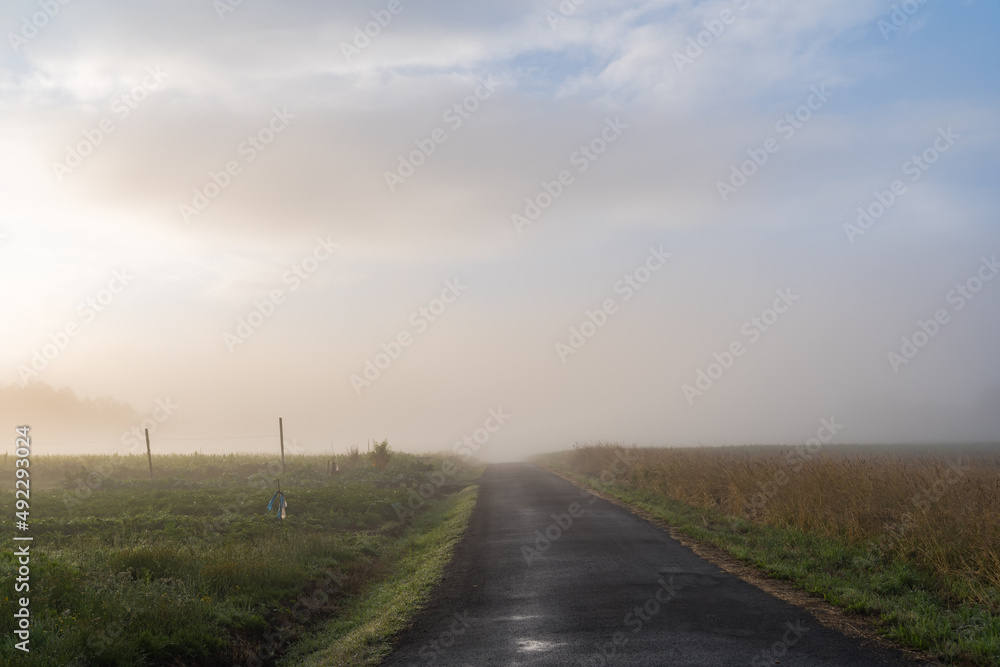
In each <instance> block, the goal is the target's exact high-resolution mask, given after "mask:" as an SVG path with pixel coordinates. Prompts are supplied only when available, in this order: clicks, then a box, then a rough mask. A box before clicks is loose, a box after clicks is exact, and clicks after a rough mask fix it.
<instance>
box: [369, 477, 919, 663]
mask: <svg viewBox="0 0 1000 667" xmlns="http://www.w3.org/2000/svg"><path fill="white" fill-rule="evenodd" d="M775 664H781V665H782V667H793V666H805V665H808V666H813V667H814V666H819V665H825V666H831V667H832V666H837V667H840V666H843V665H866V666H868V665H894V666H895V665H899V666H901V665H926V664H927V663H920V662H915V661H913V660H912V659H909V658H907V657H905V656H904V655H903V654H901V653H896V652H893V651H888V650H885V649H881V648H878V647H873V646H863V645H862V643H861V642H860V641H859V640H857V639H853V638H849V637H847V636H845V635H843V634H841V633H839V632H836V631H834V630H831V629H828V628H826V627H824V626H822V625H820V624H819V622H818V621H816V619H815V618H813V617H812V616H811V615H810V614H809V613H808V612H806V611H804V610H802V609H800V608H798V607H795V606H792V605H790V604H788V603H786V602H782V601H780V600H778V599H777V598H774V597H772V596H770V595H768V594H767V593H765V592H763V591H761V590H760V589H758V588H755V587H753V586H751V585H750V584H748V583H745V582H744V581H742V580H740V579H739V578H737V577H735V576H733V575H730V574H727V573H726V572H724V571H723V570H721V569H720V568H718V567H717V566H715V565H713V564H711V563H709V562H707V561H705V560H702V559H701V558H699V557H698V556H696V555H695V554H694V553H693V552H692V551H691V550H690V549H688V548H687V547H685V546H683V545H682V544H680V543H679V542H677V541H676V540H674V539H672V538H671V537H670V536H669V535H668V534H667V533H666V532H664V531H663V530H662V529H660V528H658V527H656V526H654V525H652V524H650V523H647V522H645V521H643V520H642V519H640V518H639V517H637V516H635V515H633V514H630V513H629V512H628V511H626V510H623V509H622V508H620V507H618V506H616V505H613V504H611V503H608V502H606V501H604V500H601V499H598V498H596V497H594V496H589V495H587V494H586V493H585V492H583V491H581V490H580V489H579V488H577V487H575V486H573V485H572V484H570V483H569V482H567V481H565V480H564V479H562V478H560V477H558V476H556V475H553V474H551V473H549V472H547V471H546V470H544V469H542V468H540V467H538V466H536V465H533V464H526V463H525V464H520V463H519V464H503V465H493V466H489V467H488V468H487V470H486V473H485V474H484V476H483V478H482V480H481V482H480V491H479V504H478V506H477V508H476V510H475V511H474V513H473V515H472V518H471V520H470V525H469V532H468V534H467V536H466V538H465V539H464V540H463V541H462V542H461V543H460V544H459V545H458V546H457V547H456V551H455V557H454V560H453V561H452V563H451V564H450V565H449V567H448V569H447V570H446V573H445V577H444V580H443V581H442V584H441V586H440V587H439V588H438V589H437V590H436V591H435V593H434V595H433V597H432V599H431V601H430V604H429V605H428V607H427V608H426V609H425V610H424V611H423V612H422V613H421V614H420V615H419V616H418V617H417V619H416V620H415V622H414V625H413V626H412V627H411V628H410V629H409V630H408V631H407V632H406V633H404V635H403V636H402V637H401V639H400V642H399V644H398V646H397V649H396V651H395V652H394V653H393V654H392V655H391V656H389V658H388V659H387V660H386V661H385V662H384V663H383V665H384V666H385V667H405V666H409V665H463V666H464V665H475V666H479V665H503V666H509V665H584V666H586V665H593V666H594V667H597V666H599V665H600V666H607V667H611V666H612V665H615V666H617V665H621V666H629V667H636V666H643V665H705V666H706V667H717V666H719V665H749V666H759V665H775Z"/></svg>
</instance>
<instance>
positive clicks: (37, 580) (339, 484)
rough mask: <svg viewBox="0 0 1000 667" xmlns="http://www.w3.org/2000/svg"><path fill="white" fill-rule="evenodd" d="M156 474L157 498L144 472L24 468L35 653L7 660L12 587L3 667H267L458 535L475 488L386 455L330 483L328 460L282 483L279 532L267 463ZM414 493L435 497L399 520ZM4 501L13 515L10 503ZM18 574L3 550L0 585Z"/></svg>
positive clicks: (181, 466) (90, 464) (189, 460)
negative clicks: (6, 666) (439, 541)
mask: <svg viewBox="0 0 1000 667" xmlns="http://www.w3.org/2000/svg"><path fill="white" fill-rule="evenodd" d="M153 463H154V469H155V470H157V471H160V472H161V473H162V474H163V475H164V477H163V478H159V479H157V480H156V482H155V483H152V484H151V483H150V482H149V479H148V466H147V464H146V461H145V458H144V457H143V458H140V457H134V458H132V459H131V460H130V458H129V457H126V458H124V459H120V460H119V461H118V462H113V463H112V462H110V461H109V460H108V459H100V458H97V457H91V458H82V459H81V458H79V457H73V458H70V457H35V458H34V459H33V460H32V467H31V470H32V494H31V519H30V523H31V530H30V534H31V535H33V536H34V538H35V541H34V542H33V543H32V547H31V591H30V599H31V611H32V614H33V619H32V634H31V653H30V654H24V653H22V652H21V651H17V650H16V649H15V648H14V646H13V644H14V640H13V639H12V638H13V630H14V625H13V620H14V619H13V616H12V614H13V610H14V600H13V599H12V597H13V596H14V592H13V585H11V586H10V588H8V589H7V590H3V591H0V635H2V636H3V640H0V663H8V662H12V661H13V660H15V656H16V660H17V664H19V665H25V666H34V665H46V666H47V665H53V664H60V665H73V664H75V665H84V664H87V665H216V664H232V663H235V664H263V665H273V664H276V661H277V659H279V658H280V657H281V656H283V655H285V654H287V653H288V652H289V651H290V650H292V648H293V647H295V646H296V645H297V644H299V643H301V642H303V641H305V640H308V639H309V638H310V637H311V636H312V635H313V634H314V633H315V632H317V631H319V630H320V629H321V628H323V627H325V625H326V623H328V622H330V621H331V619H333V620H334V621H336V620H337V619H344V618H347V617H348V616H350V615H351V614H353V613H355V611H356V609H357V608H358V607H357V605H359V604H362V602H361V601H363V600H366V599H368V596H369V595H370V594H373V593H372V592H373V591H377V590H378V588H377V585H378V582H381V581H383V580H385V579H386V578H387V577H393V576H396V574H397V573H398V572H399V567H400V566H399V563H400V562H406V557H407V555H408V554H409V553H410V550H412V549H413V548H415V547H414V545H419V544H422V542H421V540H422V539H432V536H435V535H438V533H437V532H436V531H438V530H440V529H441V528H442V526H439V525H438V522H440V521H444V520H445V519H447V520H448V521H449V522H451V521H452V518H453V517H451V515H447V516H445V515H443V514H441V509H440V507H441V506H447V505H449V504H453V503H454V502H456V501H454V500H452V497H453V494H454V493H455V492H456V491H459V490H460V489H462V488H464V487H465V486H467V485H468V480H469V478H471V477H472V476H474V474H475V471H472V470H469V469H464V468H459V467H457V463H458V462H457V461H454V460H449V459H445V458H442V457H424V458H422V459H418V458H416V457H413V456H407V455H401V454H396V453H394V454H392V456H391V459H390V461H389V462H388V465H387V466H386V469H385V470H384V471H378V470H376V469H374V468H373V467H372V466H371V463H370V461H368V460H367V458H366V457H363V456H356V457H341V459H340V460H339V461H338V463H339V465H340V469H341V471H340V472H339V474H335V475H330V474H327V470H328V467H327V466H328V463H329V461H328V459H326V458H318V457H317V458H315V459H312V458H308V457H298V458H296V459H295V460H294V461H290V462H289V464H288V467H287V469H286V470H285V472H284V475H283V476H282V481H281V485H282V490H284V491H285V492H286V496H287V502H288V517H287V518H286V519H285V520H283V521H279V520H278V519H277V518H276V517H275V515H274V514H273V513H272V514H270V515H268V514H267V512H266V510H265V506H266V505H267V502H268V500H269V499H270V497H271V495H272V494H273V493H274V490H275V481H276V480H275V479H274V478H273V475H272V474H273V473H277V472H280V467H277V468H276V467H275V466H274V465H273V463H274V462H273V461H268V460H267V459H264V458H262V457H240V456H235V457H208V456H198V457H162V458H160V457H154V459H153ZM453 466H454V467H453ZM442 468H446V469H447V470H448V471H449V474H447V475H445V474H442V473H441V470H442ZM8 472H9V471H8ZM10 476H11V477H12V476H13V475H10ZM143 477H145V479H143ZM36 480H37V482H40V483H41V484H36ZM430 480H433V481H430ZM439 483H440V484H439ZM81 484H82V486H81ZM428 485H430V486H428ZM46 486H47V487H48V488H45V487H46ZM421 486H423V487H424V488H425V489H426V488H433V489H434V494H433V497H432V498H431V499H430V500H429V501H427V502H425V503H424V504H422V505H417V508H416V509H417V512H416V513H413V512H409V511H407V512H401V511H399V510H400V508H402V507H405V506H406V505H407V504H408V503H410V505H411V506H413V505H414V504H415V503H411V499H412V498H413V497H414V496H413V494H414V493H415V491H414V489H416V488H419V487H421ZM81 489H82V492H81ZM0 495H2V496H3V498H4V501H5V506H6V507H12V505H13V494H12V493H11V492H2V493H0ZM469 497H470V495H469V494H465V495H463V496H461V498H462V499H463V502H467V499H468V498H469ZM463 506H464V505H463ZM11 524H12V512H10V513H5V514H4V515H3V516H2V517H0V528H2V529H3V530H4V531H6V532H7V533H8V534H12V533H13V532H14V528H13V526H12V525H11ZM448 526H449V529H458V528H457V526H456V524H454V523H453V522H451V523H448ZM449 534H450V533H449ZM422 536H423V537H422ZM16 567H17V564H16V563H15V561H14V559H13V557H12V555H11V552H10V550H6V551H5V552H4V553H3V554H2V555H0V578H2V580H3V581H7V582H11V581H12V580H13V577H14V573H15V571H16ZM399 611H412V608H410V607H400V608H399ZM402 622H404V623H405V619H403V621H402ZM385 627H386V628H389V627H391V624H390V625H386V626H385ZM377 630H378V628H373V629H372V630H371V631H370V632H369V633H368V634H367V636H368V637H375V636H376V634H377Z"/></svg>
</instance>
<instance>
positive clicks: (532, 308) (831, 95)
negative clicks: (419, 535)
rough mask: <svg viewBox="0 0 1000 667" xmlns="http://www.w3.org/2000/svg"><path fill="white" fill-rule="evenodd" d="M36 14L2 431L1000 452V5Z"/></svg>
mask: <svg viewBox="0 0 1000 667" xmlns="http://www.w3.org/2000/svg"><path fill="white" fill-rule="evenodd" d="M0 28H2V30H0V32H3V34H4V44H2V45H0V152H2V155H3V156H4V159H3V160H2V162H0V197H2V201H3V206H2V207H0V235H2V236H0V281H2V283H3V284H4V285H5V289H4V290H3V291H2V293H0V300H2V303H3V311H4V313H5V314H6V319H5V325H4V326H3V328H2V329H0V337H2V338H0V341H2V344H0V357H2V358H0V385H5V386H6V388H5V390H4V391H5V393H4V395H5V396H8V397H17V396H20V397H21V398H20V399H17V398H12V399H10V400H6V401H5V404H4V406H0V418H2V421H3V425H4V427H5V428H7V427H9V428H12V427H13V426H14V425H20V424H22V423H24V422H25V421H28V420H30V421H32V422H33V423H31V424H30V425H31V426H32V429H33V432H34V433H35V434H36V436H35V443H36V445H35V453H65V452H72V453H82V452H92V453H109V452H111V451H123V448H124V450H128V447H129V446H134V442H135V440H134V438H132V436H131V435H130V433H134V432H135V429H136V428H137V427H142V426H143V425H145V427H147V428H148V427H149V426H152V427H153V428H152V429H151V431H152V432H153V439H154V441H155V442H156V445H155V447H154V449H156V450H157V451H161V452H167V451H176V452H188V451H195V450H199V451H201V452H203V453H213V452H230V451H271V450H272V449H274V448H276V447H277V432H278V425H277V421H278V418H279V417H280V418H282V419H283V423H284V430H285V437H286V441H287V443H288V447H289V448H290V449H292V450H293V451H294V452H305V453H317V454H321V453H324V452H344V451H346V450H347V448H348V447H350V446H357V445H360V446H361V447H362V448H364V447H365V443H366V442H367V441H368V439H369V438H375V439H383V438H387V439H389V441H390V444H391V446H393V447H394V448H396V449H399V450H403V451H413V452H419V451H439V450H447V449H451V448H453V446H454V445H455V443H458V442H463V441H466V440H465V439H471V441H472V442H475V443H476V446H477V448H478V449H479V453H480V455H481V456H483V457H485V458H487V459H490V460H507V459H514V458H519V457H524V456H530V455H531V454H533V453H536V452H541V451H548V450H556V449H564V448H568V447H571V446H573V445H575V444H584V443H590V442H598V441H614V442H620V443H624V444H640V445H696V444H705V445H718V444H745V443H780V444H797V443H804V442H806V441H807V440H808V439H809V438H814V437H818V438H822V439H823V441H824V442H825V441H831V442H837V443H907V442H913V443H917V442H920V443H924V442H934V443H958V442H984V441H989V442H995V441H1000V410H998V408H1000V355H998V354H997V351H996V341H997V339H998V333H1000V308H998V305H1000V279H997V280H994V278H995V277H997V274H998V273H1000V266H998V265H997V263H996V259H997V256H998V253H1000V227H998V224H997V218H996V210H997V208H998V207H997V204H998V199H1000V196H998V195H1000V191H998V187H997V180H996V179H997V176H998V173H1000V170H998V167H1000V151H998V148H1000V135H998V128H1000V122H998V120H1000V118H998V117H1000V105H998V104H997V102H998V93H1000V86H998V83H1000V74H998V72H1000V68H998V64H1000V44H998V43H997V40H996V39H995V34H996V31H997V29H998V28H1000V5H997V3H992V2H986V0H966V1H954V2H943V1H942V0H926V1H925V2H918V1H917V0H908V1H907V2H885V1H873V0H865V1H861V0H836V1H833V0H817V1H814V2H809V3H804V2H793V1H792V0H772V1H770V2H765V1H763V0H711V1H705V2H692V1H687V0H652V1H649V2H634V1H627V0H585V1H583V2H577V1H575V0H565V1H564V2H562V3H559V2H555V1H554V0H553V1H535V0H508V1H506V2H503V3H500V2H494V3H486V2H477V1H469V2H464V3H442V2H430V1H421V0H364V1H353V2H344V3H323V2H294V3H288V2H284V3H280V2H275V1H268V0H243V2H241V3H236V2H234V0H218V1H215V2H212V1H210V0H200V1H198V2H193V1H189V0H171V2H165V1H159V2H157V1H152V0H147V1H144V2H129V3H126V2H120V1H119V2H111V1H108V0H88V1H86V2H84V1H83V0H78V1H76V2H66V3H65V4H62V3H59V2H57V1H56V0H51V1H48V0H37V1H35V2H29V1H28V0H11V1H10V2H6V3H4V5H3V7H2V8H0ZM48 388H54V389H61V390H63V393H62V394H61V396H62V397H63V399H65V398H66V396H67V395H68V394H67V393H66V390H69V391H71V392H72V393H73V394H75V396H76V397H78V398H79V399H80V401H82V403H81V405H84V404H86V405H91V406H96V405H98V403H100V404H101V405H104V406H105V407H106V406H107V405H110V404H112V403H113V404H115V405H117V404H127V406H128V409H124V408H123V409H121V410H119V409H105V410H103V411H102V412H100V414H101V415H102V416H101V417H100V418H94V419H89V418H83V417H81V415H82V414H83V413H85V412H86V409H78V408H79V406H77V408H74V409H72V410H70V409H68V408H66V405H68V403H67V402H66V400H61V401H52V400H49V401H48V402H46V400H43V399H44V397H45V396H49V397H50V398H51V395H53V394H52V392H50V393H46V391H43V390H47V389H48ZM39 397H42V398H39ZM36 399H37V400H36ZM95 410H96V408H95ZM95 414H96V413H95ZM831 424H835V425H836V426H835V427H832V428H831V427H830V425H831ZM140 430H141V428H140ZM10 440H11V442H13V435H12V436H11V438H10Z"/></svg>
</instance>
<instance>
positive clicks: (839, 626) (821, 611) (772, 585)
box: [535, 461, 942, 665]
mask: <svg viewBox="0 0 1000 667" xmlns="http://www.w3.org/2000/svg"><path fill="white" fill-rule="evenodd" d="M535 464H536V465H538V466H539V467H540V468H543V469H544V470H547V471H549V472H550V473H552V474H553V475H556V476H557V477H560V478H562V479H564V480H566V481H567V482H569V483H570V484H573V485H574V486H576V487H578V488H580V489H584V490H586V491H587V492H589V493H592V494H593V495H595V496H597V497H598V498H600V499H602V500H605V501H607V502H609V503H611V504H613V505H616V506H618V507H621V508H622V509H625V510H628V511H629V512H630V513H632V514H634V515H635V516H637V517H639V518H641V519H642V520H644V521H646V522H647V523H651V524H653V525H654V526H656V527H657V528H660V529H661V530H663V531H665V532H666V533H667V534H668V535H670V537H671V538H673V539H675V540H677V541H678V542H680V543H681V544H682V545H684V546H685V547H687V548H689V549H691V551H693V552H694V554H695V555H696V556H698V557H699V558H701V559H703V560H706V561H708V562H709V563H712V564H713V565H716V566H717V567H719V568H721V569H722V570H724V571H725V572H727V573H729V574H732V575H733V576H735V577H738V578H739V579H741V580H742V581H745V582H746V583H748V584H750V585H751V586H754V587H756V588H759V589H760V590H762V591H764V592H765V593H767V594H768V595H771V596H772V597H775V598H778V599H779V600H781V601H783V602H787V603H788V604H791V605H794V606H796V607H798V608H800V609H804V610H805V611H807V612H809V613H810V614H812V615H813V617H814V618H815V619H816V621H817V622H819V624H820V625H823V626H824V627H827V628H830V629H831V630H835V631H837V632H840V633H841V634H844V635H846V636H848V637H852V638H854V639H857V640H859V641H861V642H862V644H866V645H868V646H870V647H873V648H878V649H883V650H892V651H897V652H899V653H902V654H904V655H906V656H907V657H909V658H912V659H914V660H918V661H922V662H925V663H926V664H928V665H941V664H942V663H941V662H939V661H937V660H935V659H934V658H932V657H931V656H929V655H927V654H924V653H920V652H919V651H915V650H914V649H912V648H909V647H907V646H903V645H902V644H898V643H896V642H894V641H892V640H891V639H888V638H886V637H883V636H882V635H880V634H879V633H878V630H877V629H876V628H875V626H874V625H873V624H872V623H871V622H870V621H868V620H867V619H866V618H864V617H862V616H848V615H847V614H846V613H845V612H844V610H842V609H841V608H839V607H837V606H835V605H833V604H831V603H829V602H827V601H826V600H823V599H822V598H819V597H816V596H814V595H810V594H809V593H807V592H805V591H803V590H802V589H800V588H797V587H796V586H795V585H794V584H793V583H791V582H789V581H783V580H781V579H775V578H773V577H771V576H770V575H768V574H767V572H765V571H764V570H762V569H760V568H758V567H756V566H754V565H751V564H749V563H746V562H744V561H742V560H739V559H738V558H736V557H734V556H732V555H730V554H729V553H728V552H726V551H725V550H723V549H722V548H720V547H717V546H715V545H714V544H709V543H707V542H704V541H702V540H698V539H695V538H693V537H691V536H690V535H688V534H687V533H685V532H683V531H681V530H680V529H679V528H677V527H676V526H674V525H672V524H670V523H669V522H668V521H666V520H665V519H662V518H660V517H658V516H656V515H654V514H653V513H651V512H649V511H647V510H644V509H642V508H640V507H636V506H635V505H632V504H630V503H628V502H626V501H624V500H621V499H619V498H616V497H615V496H612V495H609V494H607V493H604V492H603V491H601V490H600V489H598V488H595V487H594V486H591V485H590V484H589V483H588V482H587V481H586V480H585V479H584V478H583V477H582V476H581V477H576V476H574V475H570V474H567V473H565V472H563V471H561V470H559V469H557V468H553V467H551V466H549V465H546V464H543V463H540V462H537V461H535Z"/></svg>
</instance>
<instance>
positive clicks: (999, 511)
mask: <svg viewBox="0 0 1000 667" xmlns="http://www.w3.org/2000/svg"><path fill="white" fill-rule="evenodd" d="M943 452H948V453H947V454H946V453H943ZM541 461H542V463H543V464H545V465H548V466H549V467H552V468H553V469H556V470H558V471H561V472H563V473H565V474H569V475H570V476H574V477H576V478H577V479H580V480H581V481H584V482H586V483H588V484H589V485H590V486H592V487H594V488H596V489H598V490H600V491H603V492H604V493H607V494H609V495H611V496H614V497H616V498H618V499H620V500H623V501H625V502H627V503H628V504H631V505H633V506H635V507H638V508H640V509H642V510H645V511H647V512H649V513H651V514H653V515H654V516H656V517H658V518H662V519H664V520H666V521H668V522H669V523H671V524H673V525H675V526H677V527H678V528H680V529H681V530H682V531H683V532H685V533H687V534H689V535H690V536H692V537H695V538H696V539H702V540H705V541H708V542H711V543H713V544H715V545H716V546H719V547H721V548H723V549H724V550H726V551H728V552H729V553H730V554H732V555H734V556H736V557H738V558H740V559H742V560H744V561H748V562H750V563H753V564H755V565H757V566H759V567H760V568H762V569H764V570H765V571H767V572H768V573H769V574H771V575H773V576H776V577H778V578H781V579H787V580H791V581H792V582H794V583H795V584H796V585H797V586H799V587H801V588H803V589H804V590H806V591H808V592H809V593H812V594H815V595H818V596H822V597H824V598H826V599H827V600H828V601H830V602H832V603H834V604H836V605H838V606H840V607H842V608H843V609H845V610H846V611H847V612H848V613H851V614H859V615H865V616H867V617H868V618H869V620H871V621H872V622H873V623H874V625H875V626H876V628H877V629H878V630H879V631H880V632H881V633H882V634H884V635H886V636H888V637H890V638H892V639H894V640H896V641H898V642H900V643H902V644H904V645H907V646H909V647H912V648H915V649H918V650H921V651H925V652H928V653H930V654H932V655H934V656H935V657H937V658H939V659H941V660H943V661H946V662H950V663H956V664H975V665H990V664H992V665H996V664H1000V451H998V450H997V449H996V448H989V447H980V448H964V449H959V448H956V449H954V450H951V451H949V450H944V449H938V450H936V451H931V450H929V449H920V448H905V447H882V448H860V447H858V448H852V447H815V448H813V447H810V448H806V447H797V448H788V447H743V448H740V447H727V448H718V449H714V448H698V449H645V448H625V447H620V446H617V445H607V444H605V445H596V446H587V447H579V448H576V449H574V450H572V451H569V452H562V453H559V454H555V455H550V456H546V457H542V458H541Z"/></svg>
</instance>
